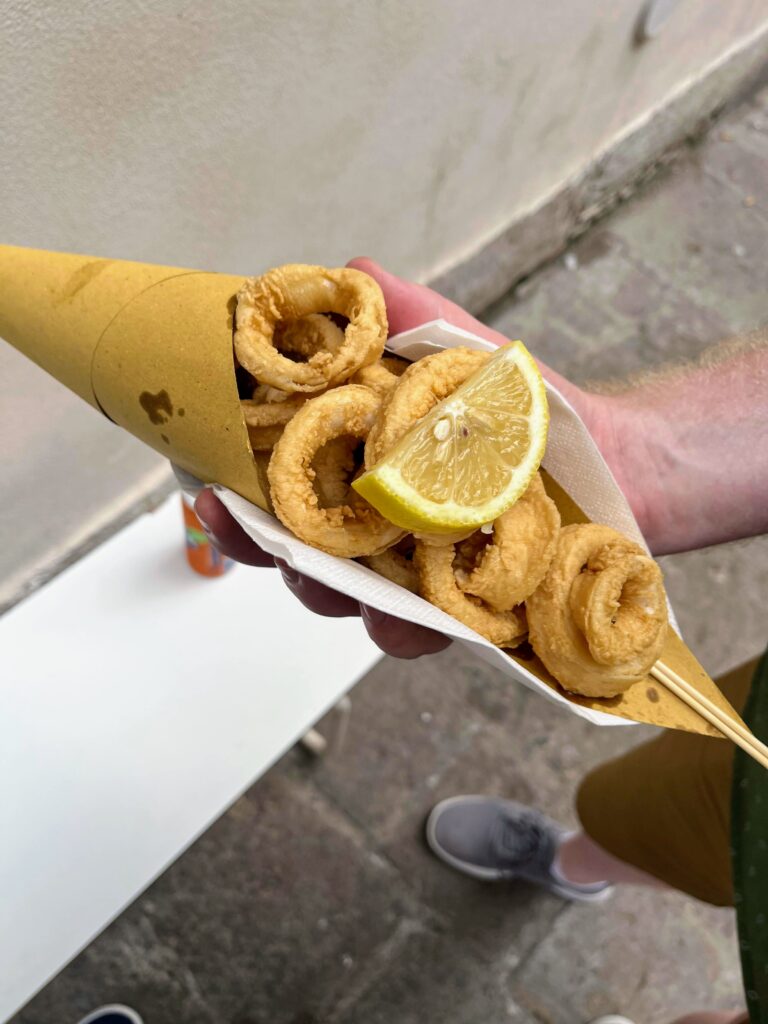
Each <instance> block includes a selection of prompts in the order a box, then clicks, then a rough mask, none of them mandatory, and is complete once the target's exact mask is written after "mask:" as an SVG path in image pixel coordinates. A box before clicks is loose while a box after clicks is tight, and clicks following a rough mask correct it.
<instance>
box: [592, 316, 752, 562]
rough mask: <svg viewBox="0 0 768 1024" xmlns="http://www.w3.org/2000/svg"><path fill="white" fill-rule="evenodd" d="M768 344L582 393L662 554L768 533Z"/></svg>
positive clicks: (736, 348) (598, 435) (731, 348)
mask: <svg viewBox="0 0 768 1024" xmlns="http://www.w3.org/2000/svg"><path fill="white" fill-rule="evenodd" d="M767 341H768V338H766V336H765V335H764V336H763V338H762V343H761V340H760V339H759V338H758V337H757V336H753V342H752V343H749V342H746V343H742V344H740V345H739V344H736V345H734V344H730V345H726V346H724V347H723V348H721V349H720V351H719V353H718V350H717V349H715V350H714V351H713V359H711V360H710V362H709V364H706V363H705V364H704V365H695V366H692V367H685V368H681V369H679V370H675V371H670V372H668V373H661V374H658V375H651V376H649V377H648V378H646V379H644V380H642V381H641V382H640V383H639V384H637V385H636V386H634V387H632V388H630V389H628V390H626V391H624V392H621V393H619V394H615V395H590V396H586V395H585V394H584V392H580V395H579V397H577V404H579V401H581V403H582V404H583V406H584V408H583V409H580V410H579V411H580V412H582V415H583V416H585V419H586V420H587V424H588V426H589V428H590V430H591V431H592V433H593V435H594V437H595V439H596V440H597V443H598V444H599V446H600V448H601V450H602V451H603V454H604V455H605V458H606V460H607V462H608V464H609V466H610V467H611V469H612V471H613V473H614V475H615V477H616V479H617V481H618V483H619V485H620V487H621V488H622V490H623V491H624V493H625V494H626V496H627V498H628V500H629V502H630V505H631V506H632V510H633V512H634V513H635V516H636V517H637V520H638V522H639V524H640V527H641V529H642V530H643V533H644V534H645V536H646V539H647V540H648V543H649V546H650V547H651V550H652V551H654V552H655V553H656V554H664V553H668V552H672V551H686V550H690V549H692V548H699V547H705V546H706V545H708V544H719V543H722V542H724V541H729V540H736V539H738V538H741V537H751V536H754V535H756V534H760V533H765V532H768V343H766V342H767Z"/></svg>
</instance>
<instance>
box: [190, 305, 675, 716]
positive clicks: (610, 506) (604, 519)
mask: <svg viewBox="0 0 768 1024" xmlns="http://www.w3.org/2000/svg"><path fill="white" fill-rule="evenodd" d="M459 345H463V346H466V347H467V348H477V349H493V348H494V346H493V345H492V344H491V343H490V342H488V341H485V340H484V339H482V338H478V337H477V336H476V335H474V334H470V333H469V332H467V331H464V330H461V329H460V328H458V327H454V326H453V325H452V324H449V323H447V322H446V321H444V320H434V321H431V322H430V323H426V324H422V326H421V327H417V328H415V329H414V330H411V331H406V332H404V333H403V334H398V335H395V337H393V338H390V339H389V341H388V342H387V348H388V349H389V350H390V351H391V352H394V353H396V354H398V355H402V356H403V357H405V358H407V359H411V360H413V359H418V358H420V357H421V356H425V355H429V354H430V353H432V352H438V351H440V350H441V349H444V348H454V347H456V346H459ZM547 397H548V399H549V411H550V425H549V438H548V441H547V451H546V454H545V456H544V462H543V465H544V468H545V469H546V470H547V472H548V473H549V474H550V475H551V476H552V477H553V478H554V479H555V480H557V482H558V483H559V484H560V486H561V487H562V488H563V489H564V490H566V491H567V492H568V494H570V495H571V497H572V498H573V500H574V501H575V502H576V503H577V504H578V505H579V506H580V507H581V508H582V509H583V510H584V512H585V513H586V515H587V516H589V518H590V519H592V520H594V521H595V522H599V523H603V524H605V525H607V526H613V527H614V528H615V529H617V530H620V531H621V532H622V533H624V534H626V535H627V536H628V537H631V538H632V539H633V540H635V541H637V543H638V544H642V545H643V547H646V545H645V541H644V540H643V536H642V534H641V533H640V529H639V527H638V525H637V522H636V521H635V517H634V516H633V515H632V512H631V510H630V508H629V505H628V504H627V501H626V499H625V497H624V495H623V494H622V493H621V491H620V490H619V487H618V485H617V483H616V481H615V479H614V477H613V474H612V473H611V471H610V469H609V468H608V466H607V464H606V462H605V460H604V459H603V457H602V455H601V454H600V452H599V451H598V449H597V446H596V444H595V442H594V441H593V440H592V437H591V435H590V434H589V432H588V430H587V428H586V427H585V426H584V423H583V422H582V420H581V419H580V418H579V416H578V415H577V414H576V413H575V412H574V410H573V408H572V407H571V406H570V405H569V404H568V402H567V401H566V400H565V398H563V396H562V395H561V394H560V392H559V391H558V390H557V389H556V388H554V387H552V385H551V384H547ZM194 484H195V481H193V480H192V479H191V478H188V477H186V478H185V479H183V481H182V486H184V489H185V490H187V491H188V492H189V493H192V492H194V490H195V489H196V488H195V486H194ZM214 489H215V491H216V494H217V495H218V496H219V498H220V499H221V500H222V501H223V503H224V504H225V505H226V506H227V508H228V509H229V511H230V512H231V513H232V515H233V516H234V517H235V519H236V520H237V521H238V523H240V525H241V526H242V527H243V529H244V530H245V532H246V533H247V534H249V536H251V537H252V538H253V539H254V540H255V541H256V542H257V544H259V546H260V547H262V548H263V549H264V550H265V551H268V552H269V553H270V554H271V555H275V556H276V557H278V558H282V559H283V560H284V561H286V562H287V563H288V564H289V565H290V566H292V567H293V568H294V569H295V570H296V571H297V572H300V573H303V574H304V575H305V576H311V577H312V579H315V580H318V581H319V582H320V583H325V584H326V586H329V587H333V589H334V590H339V591H341V592H342V593H344V594H347V595H349V596H350V597H352V598H354V599H355V600H357V601H362V602H364V603H365V604H367V605H370V606H372V607H373V608H378V609H379V610H380V611H382V612H387V613H389V614H390V615H396V616H397V617H398V618H401V619H407V620H408V621H409V622H415V623H419V624H420V625H422V626H429V627H430V628H431V629H435V630H438V631H439V632H441V633H445V634H446V635H447V636H450V637H452V638H453V639H454V640H455V641H457V642H458V643H461V644H463V645H464V646H466V647H469V648H470V649H471V650H472V651H474V652H475V653H476V654H477V655H478V656H479V657H481V658H482V659H483V660H484V661H487V662H488V663H489V664H491V665H493V666H494V667H495V668H498V669H500V670H501V671H502V672H504V673H505V674H506V675H508V676H509V677H510V678H511V679H515V680H517V681H518V682H520V683H523V684H524V685H525V686H528V687H530V689H532V690H536V691H537V692H538V693H540V694H541V695H542V696H543V697H546V698H547V700H550V701H553V702H554V703H556V704H560V705H563V706H565V707H567V708H568V709H569V710H570V711H571V712H573V714H575V715H579V717H581V718H586V719H587V720H588V721H590V722H592V723H594V724H595V725H630V724H634V723H632V722H629V721H628V720H627V719H624V718H618V717H616V716H615V715H606V714H604V713H603V712H602V711H593V710H591V709H590V708H584V707H581V706H580V705H578V704H573V703H571V702H570V701H569V700H567V699H566V698H565V697H563V696H562V695H561V694H559V693H556V692H555V691H554V690H551V689H550V688H549V687H548V686H545V685H544V684H543V683H542V682H541V681H540V680H539V679H537V678H536V676H534V675H532V674H531V673H530V672H529V671H528V670H527V669H526V668H525V667H524V666H523V665H519V664H518V663H517V662H515V661H513V660H512V659H511V658H510V657H509V656H508V655H507V654H505V653H504V652H503V651H501V650H499V648H498V647H494V645H493V644H491V643H489V641H488V640H486V639H485V638H484V637H482V636H480V635H479V634H478V633H475V632H474V630H471V629H470V628H469V627H468V626H465V625H464V624H463V623H461V622H458V621H457V620H456V619H454V618H453V617H452V616H450V615H447V614H446V613H445V612H443V611H440V609H439V608H435V607H434V605H431V604H429V603H428V602H427V601H424V600H423V599H422V598H420V597H416V596H415V595H414V594H411V593H409V592H408V591H407V590H404V589H403V588H402V587H398V586H397V585H396V584H394V583H391V582H390V581H389V580H386V579H384V578H383V577H381V576H378V575H377V574H376V573H374V572H372V571H371V570H370V569H367V568H366V567H365V566H363V565H359V564H358V563H357V562H354V561H352V560H351V559H347V558H338V557H337V556H335V555H328V554H326V553H325V552H324V551H317V550H316V549H315V548H312V547H310V546H309V545H308V544H304V543H303V541H300V540H298V539H297V538H296V537H294V535H293V534H292V533H291V532H290V531H289V530H287V529H286V528H285V527H284V526H283V525H282V524H281V523H280V522H279V521H278V520H277V519H274V518H273V517H272V516H271V515H269V513H267V512H264V511H263V510H262V509H260V508H258V507H257V506H256V505H253V504H251V502H249V501H246V499H245V498H242V497H240V495H239V494H235V493H234V491H230V490H228V489H227V488H226V487H221V486H219V485H218V484H217V485H216V486H215V488H214ZM646 550H647V547H646ZM670 613H671V609H670ZM671 621H672V623H673V624H674V618H673V617H672V616H671ZM361 628H362V627H361Z"/></svg>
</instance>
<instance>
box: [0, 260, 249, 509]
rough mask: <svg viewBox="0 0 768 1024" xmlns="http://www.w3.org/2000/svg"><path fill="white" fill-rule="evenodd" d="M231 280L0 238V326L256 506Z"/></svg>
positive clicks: (190, 466) (51, 368)
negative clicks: (238, 383) (236, 358)
mask: <svg viewBox="0 0 768 1024" xmlns="http://www.w3.org/2000/svg"><path fill="white" fill-rule="evenodd" d="M242 281H243V278H240V277H230V276H227V275H224V274H212V273H205V272H202V271H190V270H183V269H180V268H178V267H163V266H154V265H152V264H146V263H130V262H126V261H124V260H108V259H95V258H93V257H90V256H76V255H72V254H70V253H56V252H45V251H42V250H36V249H20V248H14V247H11V246H0V336H1V337H3V338H5V339H6V340H7V341H9V342H10V343H11V344H12V345H14V346H15V347H16V348H18V349H19V350H20V351H21V352H23V353H24V354H25V355H27V356H29V358H30V359H33V360H34V361H35V362H36V363H37V364H38V365H39V366H41V367H42V368H43V369H44V370H47V371H48V373H50V374H52V375H53V376H54V377H56V379H57V380H60V381H61V382H62V384H66V386H67V387H68V388H71V390H72V391H74V392H75V393H76V394H78V395H80V397H81V398H84V399H85V400H86V401H87V402H90V404H91V405H93V406H95V407H96V408H98V409H101V410H102V411H103V412H104V413H106V415H107V416H108V417H109V418H110V419H112V420H113V421H114V422H115V423H117V424H119V425H120V426H121V427H124V428H125V429H126V430H128V431H130V433H132V434H133V435H135V436H136V437H138V438H139V439H140V440H141V441H144V442H145V443H146V444H148V445H150V446H151V447H152V448H154V449H155V450H156V451H158V452H160V453H161V454H162V455H165V456H167V457H168V458H169V459H172V460H173V461H174V462H175V463H177V464H178V465H180V466H182V467H183V468H184V469H186V470H188V471H189V472H190V473H193V474H194V475H195V476H197V477H199V478H200V479H201V480H204V481H206V482H212V481H217V482H219V483H224V484H226V486H227V487H231V488H232V489H233V490H235V491H237V492H238V493H239V494H242V495H243V496H244V497H246V498H248V499H249V500H250V501H252V502H254V503H255V504H257V505H259V506H260V507H261V508H266V507H267V501H266V498H265V496H264V492H263V490H262V487H261V485H260V483H259V476H258V473H257V471H256V467H255V465H254V460H253V456H252V454H251V448H250V444H249V442H248V432H247V429H246V427H245V423H244V421H243V417H242V413H241V410H240V401H239V399H238V394H237V386H236V382H235V374H234V357H233V352H232V315H233V311H234V296H235V293H236V292H237V290H238V288H239V287H240V285H241V283H242Z"/></svg>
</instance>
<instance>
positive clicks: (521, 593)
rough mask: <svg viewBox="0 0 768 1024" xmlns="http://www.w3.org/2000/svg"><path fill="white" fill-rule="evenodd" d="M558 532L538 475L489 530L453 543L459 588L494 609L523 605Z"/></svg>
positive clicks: (540, 575) (542, 570) (554, 512)
mask: <svg viewBox="0 0 768 1024" xmlns="http://www.w3.org/2000/svg"><path fill="white" fill-rule="evenodd" d="M559 531H560V513H559V512H558V510H557V505H555V503H554V501H552V499H551V498H550V497H549V496H548V494H547V492H546V491H545V490H544V484H543V483H542V479H541V475H540V474H539V473H537V474H536V475H535V476H534V478H533V479H532V480H531V482H530V484H529V485H528V489H527V490H526V491H525V492H524V493H523V494H522V496H521V497H520V498H519V499H518V500H517V501H516V502H515V504H514V505H513V506H512V507H511V508H509V509H507V511H506V512H505V513H504V514H503V515H501V516H499V518H498V519H497V520H496V521H495V523H494V524H493V533H492V534H487V535H484V534H483V533H482V532H481V531H479V530H478V531H477V532H476V533H475V534H473V535H472V537H470V538H469V540H467V541H464V543H463V544H459V545H458V547H457V559H456V561H457V563H458V566H457V567H456V568H455V570H454V572H455V576H456V583H457V584H458V587H459V589H460V590H463V591H464V593H465V594H473V595H474V596H475V597H479V598H481V599H482V600H483V601H484V602H485V603H486V604H487V605H490V606H491V608H494V609H495V610H496V611H499V612H505V611H509V610H510V609H511V608H514V607H515V605H518V604H522V602H523V601H524V600H525V599H526V598H527V597H529V596H530V595H531V594H532V593H533V592H534V590H535V589H536V587H538V585H539V584H540V583H541V581H542V580H543V579H544V576H545V575H546V572H547V569H548V568H549V565H550V562H551V561H552V558H553V556H554V554H555V547H556V546H557V538H558V534H559Z"/></svg>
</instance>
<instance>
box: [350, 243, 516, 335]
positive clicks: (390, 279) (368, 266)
mask: <svg viewBox="0 0 768 1024" xmlns="http://www.w3.org/2000/svg"><path fill="white" fill-rule="evenodd" d="M347 266H348V267H352V268H353V269H354V270H362V271H363V273H365V274H368V275H369V277H372V278H373V279H374V280H375V281H376V282H377V283H378V285H379V287H380V288H381V290H382V292H383V293H384V301H385V303H386V304H387V319H388V321H389V333H390V334H400V332H401V331H409V330H411V328H413V327H419V326H421V324H424V323H428V321H430V320H440V319H442V320H447V321H448V323H450V324H453V325H454V327H463V328H464V330H466V331H471V332H472V333H473V334H477V335H479V337H481V338H487V339H488V341H490V342H492V343H493V344H494V345H504V344H506V342H507V340H508V339H507V338H505V337H504V336H503V335H502V334H499V332H498V331H494V330H493V329H492V328H490V327H486V326H485V324H481V323H480V321H479V320H475V318H474V317H473V316H471V315H470V314H469V313H467V312H466V311H465V310H463V309H462V308H461V306H457V305H456V303H455V302H451V301H450V299H446V298H444V297H443V296H442V295H439V294H438V293H437V292H434V291H432V289H431V288H427V287H426V286H425V285H423V284H414V283H413V282H412V281H405V280H404V279H403V278H402V277H397V276H396V275H395V274H390V272H389V271H388V270H385V269H384V268H383V267H381V266H379V264H378V263H376V262H374V260H371V259H367V258H366V257H360V258H358V259H354V260H350V261H349V263H348V264H347Z"/></svg>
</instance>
